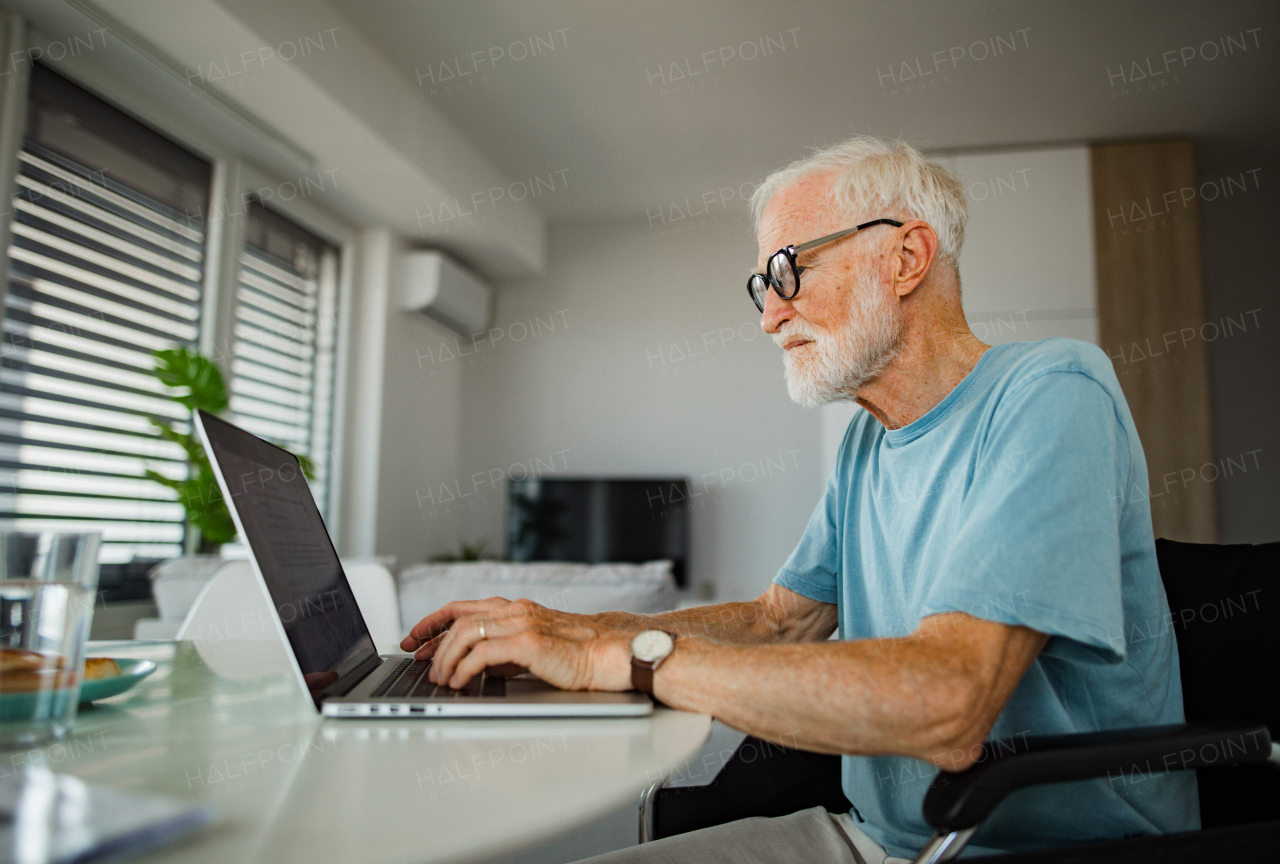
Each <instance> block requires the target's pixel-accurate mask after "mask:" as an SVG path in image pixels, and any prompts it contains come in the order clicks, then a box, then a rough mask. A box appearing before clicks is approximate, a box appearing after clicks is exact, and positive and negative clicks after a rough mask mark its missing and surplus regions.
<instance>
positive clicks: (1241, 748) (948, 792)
mask: <svg viewBox="0 0 1280 864" xmlns="http://www.w3.org/2000/svg"><path fill="white" fill-rule="evenodd" d="M1271 756H1272V747H1271V734H1270V732H1269V731H1268V730H1267V727H1266V726H1264V725H1262V724H1257V723H1255V724H1253V725H1246V724H1229V723H1215V724H1194V725H1192V724H1178V725H1172V726H1147V727H1142V728H1136V729H1114V730H1109V731H1106V732H1086V733H1083V734H1078V735H1051V736H1044V737H1026V736H1024V738H1023V742H1022V743H1021V744H1016V745H1013V746H1009V745H1005V744H998V745H996V744H993V743H992V742H987V743H986V744H984V745H983V755H982V756H981V757H980V758H979V760H978V762H977V763H976V764H974V765H973V766H971V767H969V768H967V769H966V770H964V771H959V772H956V773H949V772H946V771H944V772H942V773H941V774H939V775H938V776H937V777H936V778H935V779H934V781H933V783H932V785H930V786H929V791H928V792H927V793H926V794H925V798H924V807H923V811H924V812H923V815H924V820H925V821H926V822H928V823H929V825H931V826H932V827H933V828H934V829H936V830H937V831H939V832H942V833H949V832H953V831H963V830H965V829H968V828H973V827H975V826H977V825H980V824H981V823H982V822H983V820H985V819H986V818H987V816H988V815H990V813H991V811H992V810H994V809H995V808H996V805H998V804H999V803H1000V802H1001V801H1002V800H1003V799H1004V797H1005V796H1006V795H1008V794H1009V793H1011V792H1013V791H1015V790H1017V789H1021V788H1023V787H1024V786H1035V785H1038V784H1041V783H1061V782H1064V781H1068V780H1089V779H1093V778H1095V777H1102V776H1108V777H1112V776H1113V775H1115V776H1118V777H1120V778H1122V779H1123V778H1125V777H1126V776H1127V775H1129V774H1141V775H1144V776H1149V775H1152V774H1165V773H1169V772H1171V771H1187V770H1191V769H1193V768H1203V767H1207V766H1210V765H1233V764H1237V763H1241V762H1264V761H1266V760H1268V759H1269V758H1271Z"/></svg>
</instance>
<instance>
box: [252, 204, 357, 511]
mask: <svg viewBox="0 0 1280 864" xmlns="http://www.w3.org/2000/svg"><path fill="white" fill-rule="evenodd" d="M247 210H248V212H247V216H248V219H247V220H246V229H245V246H244V250H243V251H242V254H241V256H240V283H239V287H238V293H237V297H236V314H235V334H234V336H235V342H234V349H233V353H232V359H231V411H232V414H233V415H234V417H233V421H234V422H235V423H237V424H239V425H240V426H242V427H244V428H245V429H247V430H248V431H250V432H252V433H254V434H255V435H259V436H261V437H263V438H266V439H267V440H269V441H272V442H274V443H276V444H279V445H280V446H282V447H285V448H286V449H288V450H290V451H292V452H294V453H300V454H305V455H307V456H309V457H310V458H311V460H312V462H313V463H314V465H315V470H316V477H315V479H314V480H311V481H309V482H310V485H311V488H312V492H313V493H314V494H315V497H316V501H317V503H318V504H319V506H320V510H321V512H322V513H327V506H326V504H327V502H328V478H329V466H330V462H331V459H330V455H331V454H330V449H331V447H330V435H331V432H330V430H331V421H332V413H333V384H334V338H335V329H336V328H335V326H334V325H335V319H336V315H335V312H336V300H337V264H338V251H337V249H335V248H334V247H333V246H331V245H329V244H328V243H326V242H324V241H323V240H321V239H320V238H318V237H316V236H315V235H314V234H311V233H310V232H309V231H307V230H306V229H304V228H302V227H301V226H299V225H297V224H296V223H294V222H292V221H290V220H289V219H287V218H285V217H284V216H282V215H280V214H278V213H276V212H275V211H273V210H270V209H268V208H267V207H265V206H263V205H262V204H261V203H259V202H257V201H251V202H250V203H249V205H248V208H247Z"/></svg>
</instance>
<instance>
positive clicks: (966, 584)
mask: <svg viewBox="0 0 1280 864" xmlns="http://www.w3.org/2000/svg"><path fill="white" fill-rule="evenodd" d="M1135 488H1136V489H1138V490H1141V491H1142V492H1143V493H1145V491H1146V489H1147V468H1146V462H1145V461H1144V458H1143V455H1142V445H1141V444H1140V443H1139V441H1138V435H1137V432H1136V430H1135V429H1134V425H1133V418H1132V417H1131V416H1130V414H1129V408H1128V405H1127V404H1126V403H1125V399H1124V395H1123V394H1122V393H1121V391H1120V385H1119V382H1118V381H1117V380H1116V376H1115V373H1114V372H1113V371H1112V368H1111V363H1110V362H1109V361H1108V359H1107V357H1106V355H1105V354H1103V352H1102V351H1100V350H1099V349H1098V348H1096V347H1094V346H1092V345H1088V344H1085V343H1083V342H1075V341H1071V340H1067V339H1050V340H1047V341H1044V342H1020V343H1014V344H1009V345H1000V346H997V347H994V348H991V349H989V350H988V351H987V352H986V353H985V354H983V355H982V358H981V359H980V360H979V361H978V364H977V366H975V367H974V369H973V370H972V371H971V372H970V373H969V375H968V376H967V377H965V379H964V380H963V381H961V382H960V384H958V385H957V386H956V388H955V389H954V390H952V391H951V392H950V393H949V394H948V395H947V397H946V398H945V399H943V400H942V401H941V402H939V403H938V404H937V405H936V406H934V407H933V408H932V409H931V410H930V411H929V412H928V413H927V414H925V415H924V416H923V417H921V418H920V419H918V420H916V421H915V422H914V423H911V424H909V425H907V426H904V427H903V428H901V429H894V430H886V429H885V428H884V426H882V425H881V424H880V423H879V422H878V421H877V420H876V419H875V418H874V417H872V416H871V414H869V413H867V412H865V411H860V412H859V413H858V415H857V416H856V417H855V418H854V420H853V422H852V423H850V424H849V429H848V432H847V433H846V434H845V438H844V443H843V444H842V445H841V449H840V455H839V459H838V462H837V464H836V469H835V471H834V472H833V473H832V475H831V477H830V479H829V480H828V482H827V489H826V493H825V495H824V496H823V498H822V501H821V502H820V503H819V504H818V507H817V509H816V510H815V511H814V513H813V516H812V517H811V518H810V520H809V525H808V528H806V530H805V533H804V536H803V537H802V538H801V540H800V544H799V545H798V546H797V547H796V550H795V551H794V552H793V553H792V554H791V557H790V558H789V559H787V563H786V565H785V566H784V567H783V568H782V570H781V571H780V572H779V573H778V576H777V578H776V579H775V581H776V582H778V583H779V584H781V585H783V586H785V587H787V588H790V589H791V590H792V591H796V592H798V593H800V594H803V595H805V596H806V597H810V598H812V599H814V600H819V601H821V602H824V603H835V604H837V605H838V606H839V620H840V630H839V638H840V639H843V640H849V639H873V638H880V637H893V636H906V635H907V634H910V633H911V632H912V631H914V630H915V629H916V627H917V625H919V623H920V620H921V619H922V618H924V617H925V616H927V615H933V614H936V613H939V612H957V611H958V612H966V613H968V614H970V615H974V616H976V617H978V618H983V619H987V620H991V621H999V622H1002V623H1005V624H1013V625H1024V626H1026V627H1030V628H1032V629H1034V630H1038V631H1040V632H1042V633H1047V634H1049V636H1050V639H1049V641H1048V643H1047V644H1046V645H1045V648H1044V650H1043V652H1041V654H1040V656H1039V657H1038V658H1037V660H1036V661H1035V663H1034V664H1033V665H1032V666H1031V668H1030V669H1029V670H1028V671H1027V674H1026V676H1025V677H1024V678H1023V679H1022V682H1021V683H1020V684H1019V685H1018V688H1017V690H1015V691H1014V694H1013V696H1012V697H1011V698H1010V700H1009V702H1008V704H1007V705H1006V706H1005V708H1004V711H1003V712H1002V713H1001V714H1000V717H999V719H997V720H996V723H995V727H994V728H993V729H992V730H991V732H990V733H989V734H988V736H987V739H988V740H989V741H994V742H997V746H999V744H1000V743H1001V742H1003V743H1004V744H1005V745H1006V746H1011V745H1012V744H1013V743H1014V742H1020V741H1021V738H1022V737H1023V736H1027V735H1054V734H1061V733H1070V732H1093V731H1098V730H1102V729H1119V728H1125V727H1133V726H1154V725H1159V724H1164V723H1180V722H1182V720H1183V714H1182V685H1181V682H1180V681H1179V678H1178V649H1177V644H1176V642H1175V641H1174V634H1173V631H1172V628H1171V627H1170V626H1168V623H1169V619H1168V605H1167V601H1166V599H1165V594H1164V588H1163V586H1162V585H1161V582H1160V573H1159V570H1158V569H1157V566H1156V550H1155V542H1154V539H1153V537H1152V529H1151V513H1150V511H1149V510H1148V504H1147V498H1146V496H1145V494H1144V495H1142V496H1137V495H1132V494H1129V495H1127V494H1126V492H1127V491H1129V490H1133V489H1135ZM940 755H941V754H940ZM937 773H938V771H937V769H936V768H935V767H934V766H933V765H932V764H929V763H925V762H920V761H917V760H915V759H910V758H906V757H898V756H876V757H859V756H846V757H844V760H843V781H844V791H845V794H846V795H847V796H848V798H849V800H850V802H852V803H853V805H854V809H853V813H852V816H853V818H854V819H855V820H857V821H858V823H859V827H861V828H862V830H863V831H865V832H866V833H867V834H869V835H870V836H871V837H872V838H873V839H874V840H876V841H877V842H879V843H880V844H881V845H883V846H884V847H885V848H886V849H887V850H888V851H889V853H890V854H891V855H897V856H902V857H906V858H910V857H912V856H913V855H914V854H915V853H916V851H917V850H918V849H919V847H920V846H921V844H923V843H924V842H925V841H926V840H927V839H928V837H929V835H930V834H932V830H931V829H930V828H929V827H928V825H926V824H925V822H924V820H923V818H922V817H921V814H920V805H921V802H922V801H923V799H924V794H925V791H926V790H927V789H928V787H929V784H930V783H931V782H932V780H933V778H934V776H936V774H937ZM1199 825H1200V816H1199V803H1198V797H1197V792H1196V782H1195V775H1194V773H1192V772H1179V773H1172V774H1165V775H1160V776H1156V777H1151V778H1148V777H1145V776H1144V775H1126V776H1125V777H1123V778H1112V779H1111V780H1107V779H1100V780H1090V781H1082V782H1075V783H1064V784H1057V785H1049V786H1039V787H1033V788H1029V789H1023V790H1021V791H1019V792H1016V793H1014V794H1013V795H1011V796H1010V797H1009V798H1007V799H1005V801H1004V803H1002V804H1001V805H1000V806H999V808H997V809H996V810H995V812H994V813H993V814H992V816H991V818H990V819H989V820H988V821H987V822H986V823H985V824H984V826H983V827H982V828H981V830H980V831H979V832H978V833H977V834H976V835H975V836H974V838H973V842H972V843H971V844H970V845H969V847H968V849H967V850H966V854H973V855H976V854H983V853H991V852H1000V851H1016V850H1023V849H1032V848H1038V847H1045V846H1058V845H1067V844H1071V843H1077V842H1083V841H1086V840H1093V839H1099V838H1116V837H1123V836H1128V835H1134V834H1156V833H1162V832H1171V831H1186V830H1193V829H1196V828H1198V827H1199Z"/></svg>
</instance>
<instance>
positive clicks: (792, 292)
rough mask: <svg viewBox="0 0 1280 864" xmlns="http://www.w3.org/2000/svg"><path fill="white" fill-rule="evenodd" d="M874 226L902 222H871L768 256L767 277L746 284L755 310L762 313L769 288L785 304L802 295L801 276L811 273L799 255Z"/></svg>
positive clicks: (756, 277) (753, 276)
mask: <svg viewBox="0 0 1280 864" xmlns="http://www.w3.org/2000/svg"><path fill="white" fill-rule="evenodd" d="M872 225H892V226H894V227H895V228H901V227H902V223H901V222H898V221H896V220H893V219H875V220H873V221H871V222H863V223H862V224H861V225H858V226H856V227H854V228H846V229H845V230H843V231H837V232H836V233H834V234H828V235H827V236H826V237H819V238H818V239H817V240H810V241H809V242H808V243H801V244H800V245H799V246H786V247H783V248H782V249H779V250H778V251H777V252H774V253H773V254H772V255H770V256H769V261H768V263H767V264H766V265H765V268H764V269H765V272H764V273H752V274H751V278H750V279H748V280H747V293H748V294H750V295H751V302H752V303H754V304H756V308H757V309H759V310H760V311H761V312H763V311H764V300H765V296H766V295H767V294H768V293H769V289H770V288H773V290H774V291H777V292H778V296H779V297H781V298H782V299H783V300H790V299H791V298H793V297H795V296H796V295H797V294H799V293H800V274H801V273H803V272H804V271H805V270H806V269H808V268H805V267H801V266H800V265H799V264H797V263H796V253H797V252H804V251H806V250H809V249H813V248H815V247H818V246H821V245H823V244H824V243H831V242H833V241H835V240H839V239H840V238H841V237H848V236H849V235H850V234H853V233H854V232H856V231H861V230H862V229H863V228H870V227H871V226H872Z"/></svg>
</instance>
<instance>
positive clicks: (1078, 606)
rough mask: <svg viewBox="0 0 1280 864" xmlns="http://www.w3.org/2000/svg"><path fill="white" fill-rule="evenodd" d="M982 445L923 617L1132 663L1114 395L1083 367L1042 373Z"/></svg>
mask: <svg viewBox="0 0 1280 864" xmlns="http://www.w3.org/2000/svg"><path fill="white" fill-rule="evenodd" d="M978 453H979V459H978V462H977V464H976V465H974V466H973V468H972V471H973V476H972V479H971V482H970V485H969V488H968V490H967V492H966V494H965V497H964V503H963V513H962V514H961V517H960V525H959V530H958V531H957V533H956V536H955V539H954V542H953V543H952V545H951V548H950V550H949V553H948V555H947V556H946V558H945V564H944V567H943V572H942V573H941V574H939V578H938V579H937V580H936V582H934V584H933V586H932V587H931V588H930V590H929V593H928V595H927V597H926V598H925V602H924V611H925V614H926V615H929V614H934V613H938V612H965V613H968V614H970V615H973V616H975V617H978V618H984V619H987V620H991V621H999V622H1001V623H1004V624H1010V625H1022V626H1026V627H1030V628H1032V629H1033V630H1038V631H1040V632H1041V633H1047V634H1049V635H1050V636H1058V637H1063V638H1065V639H1067V640H1071V641H1072V642H1074V643H1076V645H1077V646H1080V647H1084V648H1085V649H1087V650H1085V651H1078V648H1077V649H1073V648H1072V646H1070V645H1061V644H1059V645H1055V641H1056V640H1050V646H1048V647H1046V652H1047V653H1057V652H1059V651H1067V652H1070V653H1071V654H1073V655H1083V658H1089V657H1092V658H1093V659H1094V661H1095V662H1096V661H1098V660H1101V661H1103V662H1108V663H1118V662H1121V661H1123V659H1124V656H1125V645H1124V639H1123V638H1117V635H1116V634H1123V633H1124V608H1123V601H1122V598H1121V569H1120V550H1121V538H1120V509H1119V505H1118V503H1117V502H1119V501H1122V500H1123V494H1124V489H1125V486H1126V482H1127V478H1128V472H1129V461H1130V457H1129V442H1128V439H1127V433H1126V432H1125V429H1124V427H1123V426H1122V425H1121V422H1120V420H1119V418H1118V417H1117V412H1116V406H1115V403H1114V401H1113V400H1112V397H1111V394H1110V393H1108V392H1107V390H1105V389H1104V388H1103V386H1102V385H1101V384H1099V383H1098V382H1097V381H1095V380H1094V379H1093V378H1091V377H1089V376H1088V375H1086V374H1083V373H1080V372H1074V371H1072V372H1066V371H1054V372H1047V373H1044V374H1041V375H1039V376H1038V377H1036V378H1034V379H1032V380H1030V381H1029V382H1027V383H1026V384H1023V385H1022V386H1021V387H1020V388H1018V389H1017V390H1015V391H1013V392H1011V393H1010V394H1009V395H1008V396H1006V397H1004V399H1002V400H1001V403H1000V405H999V406H998V407H997V408H996V411H995V413H994V415H993V417H992V422H991V425H990V427H989V428H988V430H987V433H986V440H985V441H984V442H982V444H981V446H980V447H979V449H978ZM1051 648H1052V649H1053V650H1050V649H1051ZM1083 658H1082V659H1083Z"/></svg>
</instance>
